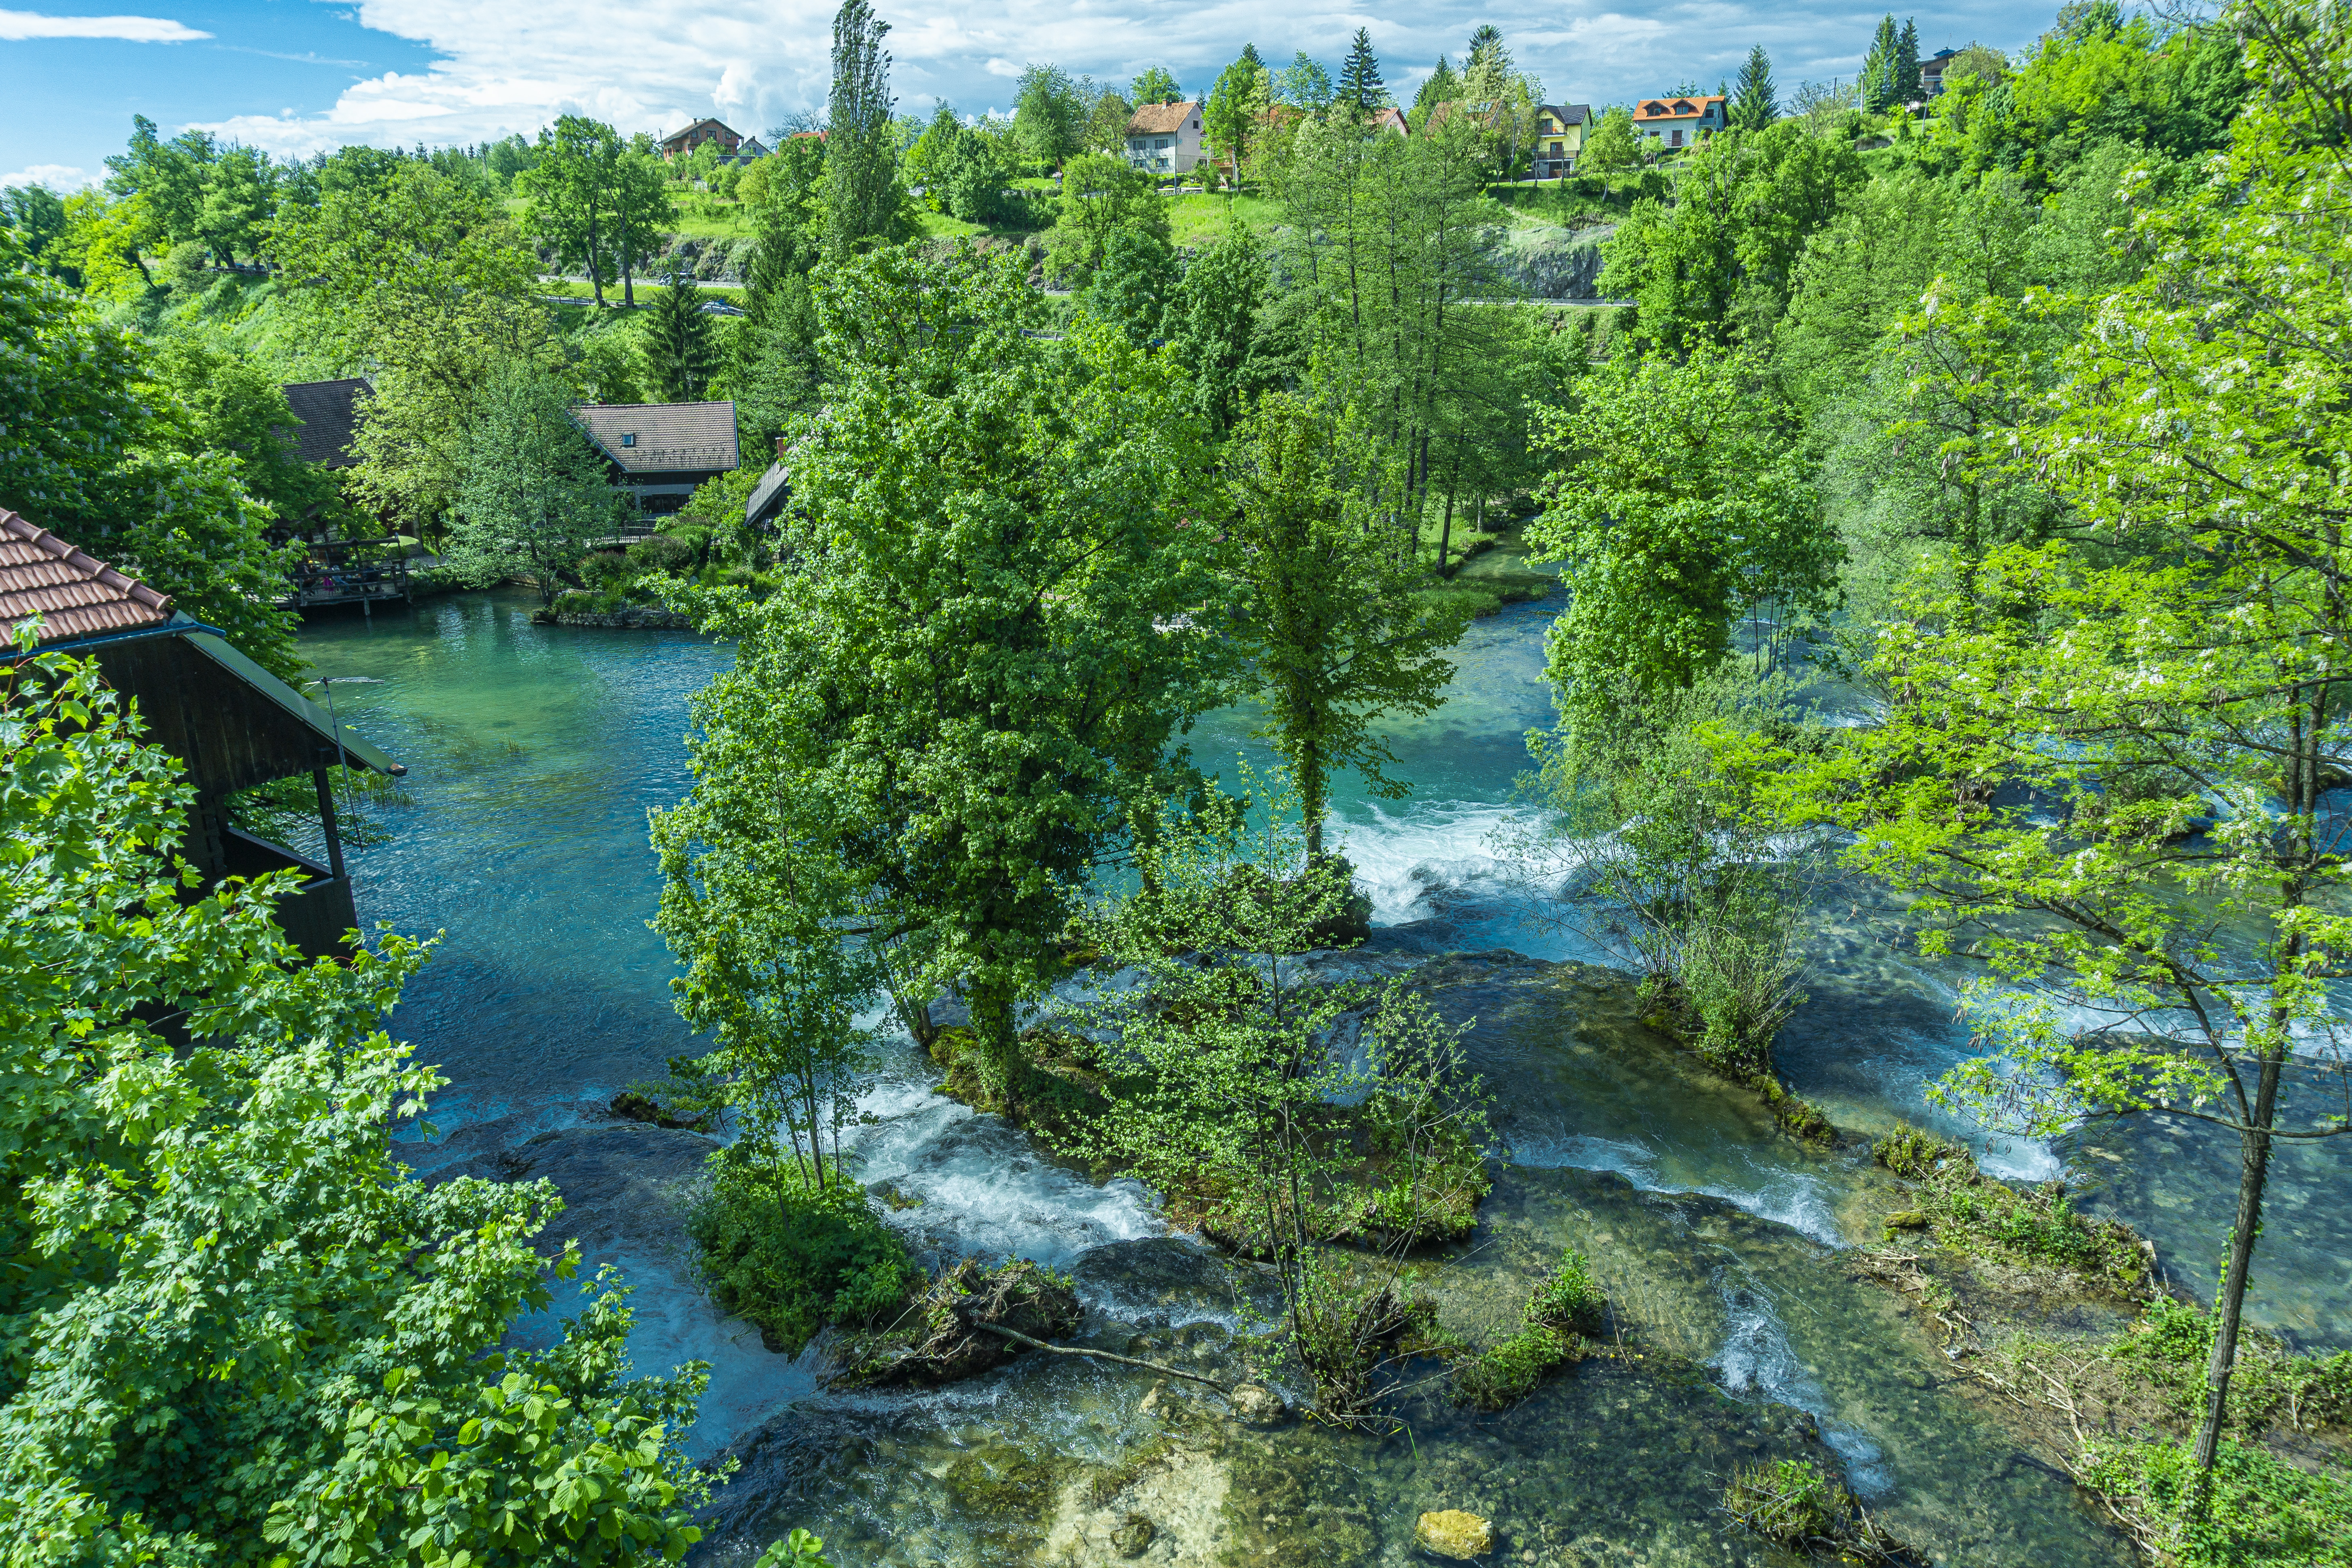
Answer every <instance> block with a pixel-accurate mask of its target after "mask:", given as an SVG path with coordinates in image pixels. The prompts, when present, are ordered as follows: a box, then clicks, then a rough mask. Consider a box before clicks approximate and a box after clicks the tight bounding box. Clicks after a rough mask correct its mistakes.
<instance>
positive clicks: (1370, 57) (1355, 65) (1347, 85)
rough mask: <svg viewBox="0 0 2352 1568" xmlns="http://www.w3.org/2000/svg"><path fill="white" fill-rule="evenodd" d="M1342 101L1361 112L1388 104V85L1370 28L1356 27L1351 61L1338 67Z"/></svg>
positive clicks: (1349, 55)
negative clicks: (1382, 74)
mask: <svg viewBox="0 0 2352 1568" xmlns="http://www.w3.org/2000/svg"><path fill="white" fill-rule="evenodd" d="M1339 101H1340V102H1342V103H1344V104H1347V105H1348V106H1349V107H1350V108H1351V109H1353V110H1355V111H1356V112H1357V113H1358V114H1370V112H1371V111H1372V110H1375V109H1382V108H1385V107H1387V104H1388V101H1389V89H1388V85H1387V84H1386V83H1385V82H1383V81H1381V60H1380V57H1379V56H1378V55H1375V54H1374V53H1372V35H1371V32H1370V29H1369V28H1365V27H1359V28H1357V29H1356V39H1355V42H1353V43H1351V44H1349V46H1348V63H1347V64H1345V65H1343V66H1341V67H1340V68H1339Z"/></svg>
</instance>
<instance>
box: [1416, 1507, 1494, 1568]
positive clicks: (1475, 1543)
mask: <svg viewBox="0 0 2352 1568" xmlns="http://www.w3.org/2000/svg"><path fill="white" fill-rule="evenodd" d="M1412 1538H1413V1540H1414V1541H1415V1542H1418V1543H1419V1544H1420V1546H1421V1548H1422V1549H1423V1551H1425V1552H1435V1553H1437V1555H1439V1556H1440V1557H1451V1558H1453V1559H1454V1561H1455V1562H1457V1563H1468V1562H1471V1561H1473V1560H1475V1559H1476V1558H1480V1557H1484V1556H1486V1553H1488V1552H1492V1551H1494V1550H1495V1527H1494V1526H1493V1525H1492V1524H1489V1523H1488V1522H1487V1521H1485V1520H1483V1519H1480V1518H1479V1517H1478V1516H1477V1515H1476V1514H1475V1513H1465V1512H1463V1511H1462V1510H1460V1509H1458V1508H1449V1509H1445V1510H1441V1511H1439V1512H1437V1513H1424V1514H1423V1515H1422V1516H1421V1517H1420V1518H1419V1519H1417V1520H1415V1521H1413V1525H1412Z"/></svg>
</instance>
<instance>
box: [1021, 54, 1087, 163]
mask: <svg viewBox="0 0 2352 1568" xmlns="http://www.w3.org/2000/svg"><path fill="white" fill-rule="evenodd" d="M1086 124H1087V105H1086V100H1085V99H1084V98H1083V97H1081V96H1080V94H1079V92H1078V84H1077V83H1076V82H1075V81H1073V80H1071V79H1070V73H1069V72H1067V71H1066V70H1064V69H1063V68H1061V67H1059V66H1052V65H1030V66H1028V67H1025V68H1024V69H1023V70H1022V72H1021V79H1020V82H1019V83H1018V84H1017V85H1016V86H1015V87H1014V89H1013V136H1014V138H1015V139H1016V140H1017V141H1018V142H1020V144H1021V151H1022V152H1023V153H1024V154H1026V155H1027V156H1028V157H1029V159H1030V160H1031V161H1032V162H1034V163H1037V164H1038V165H1039V166H1041V167H1043V168H1046V169H1058V168H1060V167H1061V166H1062V164H1063V163H1064V161H1065V160H1066V159H1068V158H1069V157H1070V155H1071V154H1072V153H1076V151H1077V150H1078V147H1079V142H1080V139H1081V138H1082V137H1083V136H1084V134H1085V132H1086Z"/></svg>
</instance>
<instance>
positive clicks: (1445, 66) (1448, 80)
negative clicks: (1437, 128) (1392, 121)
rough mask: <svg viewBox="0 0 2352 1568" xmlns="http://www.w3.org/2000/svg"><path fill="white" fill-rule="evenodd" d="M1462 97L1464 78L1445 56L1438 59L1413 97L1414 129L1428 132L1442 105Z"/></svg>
mask: <svg viewBox="0 0 2352 1568" xmlns="http://www.w3.org/2000/svg"><path fill="white" fill-rule="evenodd" d="M1461 96H1462V78H1461V77H1460V75H1458V74H1457V73H1456V72H1455V71H1454V62H1453V61H1452V60H1449V59H1447V58H1445V57H1444V55H1440V56H1438V57H1437V64H1436V66H1435V67H1434V68H1433V69H1432V70H1431V71H1430V73H1429V75H1428V77H1427V78H1426V79H1423V82H1422V84H1421V90H1420V91H1418V92H1416V93H1414V94H1413V95H1412V128H1413V129H1414V130H1415V131H1426V130H1427V129H1428V128H1429V122H1430V121H1431V119H1432V118H1433V116H1434V115H1435V114H1436V112H1437V106H1438V105H1439V104H1441V103H1451V102H1453V101H1454V100H1455V99H1458V98H1460V97H1461Z"/></svg>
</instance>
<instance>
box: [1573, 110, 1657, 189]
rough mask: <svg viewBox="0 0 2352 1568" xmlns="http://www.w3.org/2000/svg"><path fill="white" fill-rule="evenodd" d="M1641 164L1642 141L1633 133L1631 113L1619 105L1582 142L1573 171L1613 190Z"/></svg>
mask: <svg viewBox="0 0 2352 1568" xmlns="http://www.w3.org/2000/svg"><path fill="white" fill-rule="evenodd" d="M1641 165H1642V139H1641V137H1640V136H1639V135H1637V134H1636V133H1635V132H1634V130H1633V110H1630V109H1628V108H1626V107H1625V106H1624V105H1623V104H1622V103H1619V104H1612V105H1611V106H1610V107H1609V108H1608V109H1607V110H1603V111H1602V113H1601V122H1600V123H1599V124H1598V125H1595V126H1594V127H1593V128H1592V133H1591V135H1589V136H1587V137H1586V138H1585V139H1584V150H1583V151H1582V152H1581V153H1578V154H1577V159H1576V172H1577V173H1578V174H1582V175H1584V176H1585V177H1586V178H1588V179H1594V180H1599V181H1600V182H1601V184H1602V185H1603V186H1604V187H1605V188H1607V189H1609V190H1612V191H1613V190H1615V189H1616V188H1617V187H1618V185H1619V184H1622V182H1623V181H1624V179H1625V176H1626V175H1628V174H1632V173H1633V171H1634V170H1636V169H1638V168H1640V167H1641Z"/></svg>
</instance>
